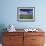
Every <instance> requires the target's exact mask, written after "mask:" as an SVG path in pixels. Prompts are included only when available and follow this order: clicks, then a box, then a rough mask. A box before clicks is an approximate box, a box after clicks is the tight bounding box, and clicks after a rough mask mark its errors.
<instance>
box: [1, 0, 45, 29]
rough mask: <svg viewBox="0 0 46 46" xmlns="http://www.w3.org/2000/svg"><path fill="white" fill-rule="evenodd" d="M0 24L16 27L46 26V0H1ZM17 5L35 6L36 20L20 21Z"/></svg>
mask: <svg viewBox="0 0 46 46" xmlns="http://www.w3.org/2000/svg"><path fill="white" fill-rule="evenodd" d="M0 4H1V9H0V10H1V11H0V12H1V14H0V25H1V24H2V26H7V25H9V24H13V25H14V26H15V27H16V28H29V27H30V28H37V27H41V28H43V29H45V28H46V21H45V20H46V6H45V4H46V0H42V1H41V0H0ZM17 7H35V22H18V21H17Z"/></svg>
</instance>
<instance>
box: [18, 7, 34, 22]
mask: <svg viewBox="0 0 46 46" xmlns="http://www.w3.org/2000/svg"><path fill="white" fill-rule="evenodd" d="M17 21H21V22H34V21H35V7H18V8H17Z"/></svg>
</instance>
